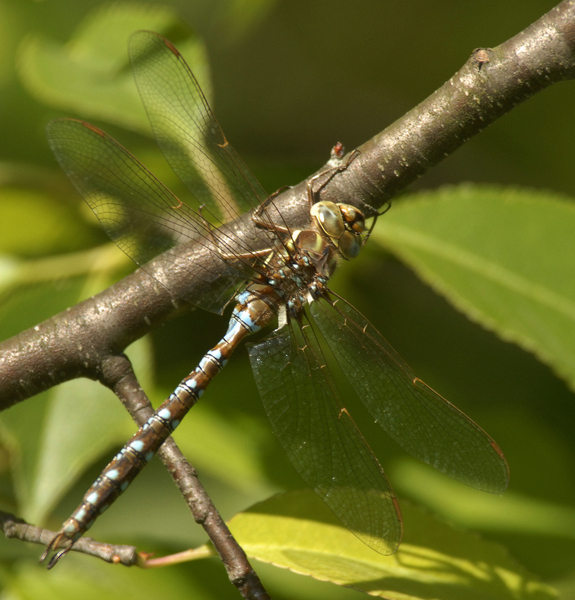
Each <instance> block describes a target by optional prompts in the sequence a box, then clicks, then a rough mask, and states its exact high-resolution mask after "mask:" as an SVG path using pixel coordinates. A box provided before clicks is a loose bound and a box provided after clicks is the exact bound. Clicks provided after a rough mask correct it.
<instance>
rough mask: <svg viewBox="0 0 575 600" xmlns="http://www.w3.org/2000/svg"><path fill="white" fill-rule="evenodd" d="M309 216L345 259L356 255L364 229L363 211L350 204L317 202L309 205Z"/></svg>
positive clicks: (359, 248)
mask: <svg viewBox="0 0 575 600" xmlns="http://www.w3.org/2000/svg"><path fill="white" fill-rule="evenodd" d="M310 214H311V218H312V220H313V222H314V224H315V225H316V227H317V228H318V230H319V231H320V232H321V233H322V235H323V236H324V237H325V238H326V239H327V240H329V242H331V244H332V245H334V246H335V247H336V248H337V249H338V251H339V253H340V254H341V256H343V258H345V259H347V260H352V259H354V258H356V257H357V255H358V254H359V251H360V250H361V248H362V246H363V242H364V239H363V237H362V234H363V233H365V231H366V226H365V217H364V215H363V213H362V212H361V211H360V210H359V209H357V208H356V207H355V206H352V205H351V204H340V203H335V202H317V203H316V204H314V205H313V206H312V207H311V210H310Z"/></svg>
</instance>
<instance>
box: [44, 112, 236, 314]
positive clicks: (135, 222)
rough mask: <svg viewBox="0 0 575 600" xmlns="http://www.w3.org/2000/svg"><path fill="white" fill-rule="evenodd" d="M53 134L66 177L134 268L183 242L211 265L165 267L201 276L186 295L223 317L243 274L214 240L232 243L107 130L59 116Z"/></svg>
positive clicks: (172, 263) (174, 261)
mask: <svg viewBox="0 0 575 600" xmlns="http://www.w3.org/2000/svg"><path fill="white" fill-rule="evenodd" d="M47 134H48V141H49V143H50V147H51V148H52V151H53V152H54V154H55V156H56V158H57V160H58V162H59V163H60V166H61V167H62V169H63V170H64V172H65V173H66V175H67V176H68V178H69V179H70V180H71V182H72V183H73V185H74V186H75V187H76V189H77V190H78V192H79V193H80V195H81V196H83V198H84V199H85V200H86V202H87V203H88V205H89V206H90V208H91V209H92V210H93V211H94V213H95V215H96V216H97V217H98V219H99V221H100V223H101V224H102V226H103V228H104V229H105V231H106V233H107V234H108V235H109V236H110V237H111V238H112V240H113V241H114V242H115V243H116V244H117V245H118V246H119V248H120V249H121V250H123V251H124V252H125V253H126V254H127V255H128V256H129V257H130V258H132V259H133V260H134V261H135V262H136V264H138V265H140V266H142V267H143V268H144V269H145V268H146V266H145V265H146V263H147V262H148V261H149V260H151V259H152V258H155V257H156V256H157V255H159V254H161V253H163V252H165V251H167V250H170V249H171V248H173V247H175V246H176V245H178V244H182V243H190V244H191V245H192V246H193V247H195V248H196V250H200V251H204V252H207V253H208V254H209V255H210V259H211V260H205V261H196V262H195V263H192V262H191V261H186V260H182V259H180V258H178V256H177V255H176V254H174V253H167V254H164V255H162V257H161V258H160V259H159V260H163V261H165V263H166V268H167V269H171V270H174V269H176V268H177V269H178V270H179V271H183V275H184V276H185V273H186V272H187V271H189V272H190V273H192V271H193V272H194V274H195V276H196V277H197V276H198V274H199V275H200V277H201V278H202V279H203V281H205V283H206V285H203V286H199V287H198V288H196V289H198V290H199V291H196V292H193V293H192V292H190V293H189V294H185V293H184V294H181V295H182V297H183V298H184V299H187V300H189V301H190V302H193V303H194V304H197V305H198V306H201V307H202V308H205V309H206V310H212V311H216V312H218V311H219V310H220V309H221V308H222V307H223V306H224V305H225V303H226V302H227V301H228V300H229V298H230V296H231V295H232V294H233V286H234V284H235V283H236V281H237V280H238V276H239V273H238V271H237V270H236V269H235V268H233V267H232V266H231V265H230V264H229V263H227V262H226V261H224V260H222V259H221V258H220V254H219V251H218V250H217V248H216V247H215V245H214V244H215V243H216V240H217V243H218V245H220V246H222V245H223V246H224V249H225V248H226V247H227V246H228V245H229V244H227V243H226V240H225V239H224V236H223V234H219V233H217V232H210V231H209V225H208V224H207V223H206V221H204V220H203V219H202V218H201V217H200V216H199V215H198V214H197V213H195V212H194V211H193V210H192V209H190V208H189V207H188V206H186V205H185V204H183V203H182V202H180V201H179V200H178V199H177V198H176V197H175V196H174V195H173V194H172V193H171V192H170V191H169V190H168V189H167V188H166V187H165V186H164V185H162V183H160V182H159V181H158V180H157V179H156V178H155V177H154V176H153V175H152V174H151V173H150V172H149V171H148V170H147V169H146V168H145V167H144V166H143V165H142V164H141V163H140V162H138V160H137V159H136V158H135V157H134V156H132V154H130V153H129V152H128V151H127V150H126V149H125V148H123V147H122V146H121V145H120V144H118V142H116V141H115V140H114V139H113V138H111V137H110V136H108V135H107V134H106V133H104V132H103V131H102V130H101V129H98V128H97V127H94V126H93V125H90V124H88V123H84V122H82V121H76V120H73V119H57V120H55V121H52V122H50V123H49V124H48V126H47ZM222 242H224V243H223V244H222ZM156 278H157V275H156ZM161 283H162V282H161Z"/></svg>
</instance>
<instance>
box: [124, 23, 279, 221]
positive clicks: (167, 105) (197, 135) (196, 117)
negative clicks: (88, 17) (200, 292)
mask: <svg viewBox="0 0 575 600" xmlns="http://www.w3.org/2000/svg"><path fill="white" fill-rule="evenodd" d="M129 53H130V62H131V64H132V70H133V72H134V78H135V80H136V85H137V86H138V90H139V92H140V96H141V98H142V102H143V103H144V106H145V108H146V111H147V113H148V118H149V120H150V123H151V125H152V130H153V132H154V135H155V137H156V140H157V141H158V144H159V145H160V148H161V149H162V152H163V153H164V156H165V157H166V159H167V161H168V162H169V164H170V165H171V167H172V169H173V170H174V171H175V173H176V174H177V175H178V177H179V178H180V179H181V180H182V181H183V183H184V184H185V185H186V187H187V188H188V190H189V191H190V192H191V193H192V195H193V196H194V197H195V198H196V199H197V200H198V202H199V203H200V204H202V205H204V207H205V210H206V212H210V213H211V214H212V215H214V217H215V218H217V219H218V220H219V222H227V221H229V220H231V219H233V218H235V217H236V216H237V215H238V214H241V213H243V212H245V211H247V210H250V209H253V208H255V207H256V206H258V205H259V204H260V202H262V201H264V200H265V199H266V197H267V195H266V193H265V191H264V190H263V189H262V187H261V186H260V184H259V183H258V182H257V180H256V179H255V177H253V175H252V174H251V173H250V171H249V169H248V168H247V167H246V165H245V164H244V162H243V161H242V160H241V158H240V157H239V156H238V155H237V154H236V152H235V151H234V150H233V148H232V147H231V146H230V145H229V143H228V141H227V140H226V137H225V135H224V133H223V131H222V129H221V127H220V125H219V124H218V122H217V120H216V118H215V116H214V114H213V112H212V110H211V109H210V107H209V105H208V103H207V100H206V98H205V96H204V94H203V92H202V90H201V88H200V86H199V84H198V82H197V80H196V78H195V77H194V75H193V73H192V71H191V70H190V68H189V67H188V65H187V64H186V62H185V61H184V59H183V57H182V56H181V54H180V53H179V52H178V50H177V49H176V48H175V47H174V46H173V45H172V44H171V42H169V41H168V40H166V39H165V38H163V37H162V36H160V35H158V34H156V33H153V32H151V31H137V32H136V33H134V34H133V35H132V37H131V38H130V44H129Z"/></svg>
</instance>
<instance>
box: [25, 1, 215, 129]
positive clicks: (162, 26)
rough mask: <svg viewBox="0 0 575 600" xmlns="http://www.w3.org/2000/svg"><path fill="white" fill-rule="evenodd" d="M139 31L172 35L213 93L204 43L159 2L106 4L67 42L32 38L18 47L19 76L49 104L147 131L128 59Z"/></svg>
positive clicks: (203, 85) (205, 89)
mask: <svg viewBox="0 0 575 600" xmlns="http://www.w3.org/2000/svg"><path fill="white" fill-rule="evenodd" d="M138 29H151V30H153V31H157V32H159V33H163V34H165V35H169V37H170V38H171V40H172V41H173V42H174V43H176V44H177V46H178V49H179V50H180V52H181V53H182V54H183V55H184V56H185V57H186V61H187V62H188V64H189V65H190V67H191V68H192V69H193V70H194V72H195V74H196V76H197V77H198V79H199V80H200V82H201V84H202V88H203V90H204V92H205V93H206V94H207V95H208V97H209V92H210V86H209V74H208V67H207V57H206V51H205V48H204V45H203V44H202V42H201V41H200V40H199V39H198V38H197V37H196V36H195V35H194V34H192V33H191V32H190V31H189V29H188V28H187V27H186V26H185V25H184V24H183V23H182V22H181V21H180V20H179V19H178V17H177V14H176V13H175V11H173V10H172V9H171V8H169V7H162V6H158V5H154V6H151V5H139V4H134V3H114V4H108V5H104V6H103V7H102V8H100V9H99V10H96V11H94V12H92V13H91V15H90V16H89V17H87V18H86V20H85V21H84V22H83V23H82V25H81V26H80V27H78V29H77V30H76V33H75V35H74V37H73V38H72V39H71V40H70V42H69V43H68V44H65V45H62V44H58V43H56V42H53V41H50V40H47V39H44V38H43V37H40V36H35V37H34V36H30V37H28V38H27V39H26V40H25V41H24V42H23V43H22V47H21V49H20V55H21V59H20V62H19V65H18V67H19V72H20V76H21V78H22V80H23V82H24V84H25V85H26V87H27V88H28V90H29V91H30V92H31V93H32V94H33V95H35V96H36V97H37V98H38V99H40V100H41V101H43V102H45V103H47V104H50V105H52V106H55V107H57V108H60V109H63V110H66V111H68V110H70V111H74V112H75V113H76V114H78V115H81V116H82V117H88V118H95V119H102V120H104V121H109V122H111V123H116V124H119V125H121V126H122V127H127V128H130V129H134V130H136V131H140V132H143V133H146V134H149V133H150V126H149V124H148V119H147V117H146V114H145V111H144V108H143V106H142V103H141V101H140V97H139V95H138V92H137V90H136V86H135V84H134V80H133V77H132V71H131V69H130V67H129V61H128V50H127V44H128V38H129V37H130V35H131V34H132V33H133V32H134V31H137V30H138Z"/></svg>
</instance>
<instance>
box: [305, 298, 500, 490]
mask: <svg viewBox="0 0 575 600" xmlns="http://www.w3.org/2000/svg"><path fill="white" fill-rule="evenodd" d="M311 312H312V315H313V317H314V319H315V321H316V323H317V325H318V327H319V328H320V330H321V332H322V334H323V335H324V337H325V338H326V339H327V341H328V343H329V346H330V348H331V350H332V351H333V353H334V355H335V357H336V359H337V361H338V362H339V364H340V366H341V368H342V370H343V372H344V373H345V375H346V377H347V379H348V380H349V382H350V383H351V385H352V386H353V387H354V389H355V390H356V392H357V395H358V396H359V398H360V399H361V400H362V401H363V403H364V405H365V406H366V408H367V410H368V411H369V412H370V413H371V415H372V416H373V417H374V418H375V420H376V421H377V423H378V424H379V425H380V426H381V427H382V428H383V429H384V430H385V431H386V432H387V433H388V434H389V435H390V436H391V437H392V438H393V439H394V440H395V441H396V442H397V443H398V444H399V445H400V446H401V447H402V448H404V449H405V450H407V452H409V453H410V454H412V455H413V456H415V457H416V458H419V459H420V460H422V461H424V462H426V463H427V464H429V465H431V466H433V467H435V468H436V469H438V470H439V471H441V472H443V473H445V474H447V475H449V476H450V477H453V478H455V479H458V480H459V481H461V482H463V483H465V484H467V485H470V486H472V487H474V488H477V489H479V490H483V491H486V492H492V493H502V492H503V491H504V490H505V488H506V487H507V484H508V482H509V470H508V467H507V462H506V461H505V458H504V456H503V453H502V452H501V450H500V448H499V447H498V446H497V444H496V443H495V441H494V440H493V439H491V438H490V437H489V436H488V435H487V434H486V433H485V432H484V431H483V430H482V429H481V428H480V427H479V426H478V425H476V424H475V423H474V422H473V421H472V420H471V419H469V417H467V416H466V415H465V414H463V413H462V412H461V411H460V410H459V409H457V408H456V407H455V406H453V405H452V404H450V403H449V402H447V400H445V399H444V398H442V397H441V396H440V395H439V394H437V393H436V392H435V391H433V390H432V389H431V388H430V387H429V386H427V385H426V384H425V383H423V381H421V380H420V379H418V378H417V377H416V376H415V374H414V373H413V371H412V370H411V369H410V368H409V367H408V366H407V364H406V363H405V362H404V361H403V360H402V359H401V358H400V356H399V355H398V354H397V352H395V350H393V348H392V347H391V346H390V345H389V344H388V343H387V342H386V341H385V340H384V339H383V337H382V336H381V334H379V333H378V331H377V330H376V329H375V328H374V327H373V326H372V325H371V323H369V321H367V319H365V317H364V316H363V315H361V314H360V313H359V312H358V311H357V310H355V309H354V308H353V307H352V306H350V305H349V304H348V303H347V302H345V301H344V300H343V299H341V298H340V299H338V300H337V301H335V302H333V303H329V302H327V301H320V302H317V303H313V304H312V307H311Z"/></svg>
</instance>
